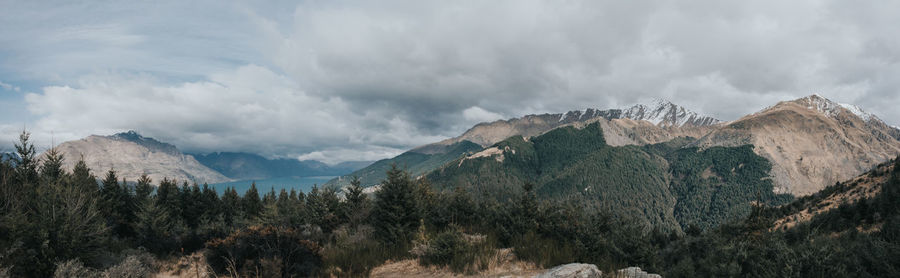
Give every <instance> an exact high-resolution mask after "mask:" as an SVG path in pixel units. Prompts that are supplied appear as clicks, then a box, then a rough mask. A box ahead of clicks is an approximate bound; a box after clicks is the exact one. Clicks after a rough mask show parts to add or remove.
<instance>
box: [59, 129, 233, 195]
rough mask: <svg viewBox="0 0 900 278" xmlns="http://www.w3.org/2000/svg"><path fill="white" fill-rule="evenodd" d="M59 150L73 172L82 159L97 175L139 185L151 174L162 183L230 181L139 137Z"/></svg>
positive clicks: (97, 139)
mask: <svg viewBox="0 0 900 278" xmlns="http://www.w3.org/2000/svg"><path fill="white" fill-rule="evenodd" d="M56 148H57V150H58V151H59V152H61V153H62V154H63V155H64V157H65V167H66V168H67V169H70V170H71V169H72V167H73V166H74V165H75V163H76V162H77V161H78V160H79V158H81V157H83V158H84V162H85V163H86V164H87V165H88V167H90V168H91V169H92V170H93V172H94V174H95V175H98V176H101V175H103V174H104V173H105V172H106V171H107V170H109V169H114V170H116V173H117V175H118V176H119V178H126V179H128V180H129V181H136V180H137V179H138V178H139V177H140V176H141V175H142V174H145V173H146V174H147V175H148V176H150V178H151V179H153V181H154V183H158V182H159V181H161V180H162V179H163V178H164V177H167V178H169V179H175V180H177V181H179V182H181V181H188V182H197V183H218V182H225V181H229V180H230V179H228V178H227V177H225V176H223V175H222V174H220V173H218V172H216V171H214V170H212V169H209V168H207V167H206V166H203V165H202V164H200V163H199V162H197V160H196V159H194V157H193V156H190V155H185V154H183V153H181V152H180V151H178V149H176V148H175V146H172V145H170V144H166V143H161V142H159V141H156V140H153V139H152V138H146V137H141V136H140V135H137V134H136V133H133V132H129V133H120V134H116V135H112V136H97V135H91V136H88V137H87V138H84V139H81V140H74V141H69V142H65V143H62V144H59V145H58V146H57V147H56Z"/></svg>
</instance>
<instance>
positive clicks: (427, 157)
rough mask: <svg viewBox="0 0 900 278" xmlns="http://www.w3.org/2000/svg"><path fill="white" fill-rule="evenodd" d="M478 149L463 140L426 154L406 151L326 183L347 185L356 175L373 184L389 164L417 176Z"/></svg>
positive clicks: (381, 177) (379, 179) (388, 167)
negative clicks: (439, 150)
mask: <svg viewBox="0 0 900 278" xmlns="http://www.w3.org/2000/svg"><path fill="white" fill-rule="evenodd" d="M478 150H481V146H479V145H478V144H475V143H472V142H470V141H465V140H464V141H461V142H458V143H454V144H451V145H449V146H446V147H444V148H443V151H441V152H436V153H427V154H426V153H421V152H417V151H408V152H405V153H403V154H400V155H398V156H396V157H393V158H389V159H382V160H379V161H376V162H375V163H372V164H371V165H369V166H367V167H365V168H363V169H359V170H356V171H353V172H352V173H350V174H347V175H344V176H341V177H338V178H335V179H333V180H331V181H329V182H328V183H327V184H326V185H328V186H347V185H349V184H350V181H351V180H352V179H353V177H357V178H359V181H360V182H361V183H362V185H363V186H365V187H368V186H373V185H376V184H378V183H380V182H381V181H382V180H384V178H385V175H384V173H385V172H386V171H387V170H389V169H391V165H397V166H400V167H401V168H404V169H406V170H407V171H409V172H410V173H411V174H412V175H413V176H418V175H422V174H425V173H427V172H429V171H431V170H433V169H435V168H438V167H440V166H441V165H444V164H445V163H447V162H450V161H453V160H455V159H457V158H459V157H460V156H463V155H466V154H469V153H470V152H473V151H478Z"/></svg>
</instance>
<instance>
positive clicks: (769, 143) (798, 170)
mask: <svg viewBox="0 0 900 278" xmlns="http://www.w3.org/2000/svg"><path fill="white" fill-rule="evenodd" d="M894 132H896V131H895V129H893V128H891V127H889V126H887V125H886V124H884V123H883V122H881V121H880V120H878V118H876V117H874V116H871V115H869V114H865V113H863V112H861V111H859V110H858V108H855V107H852V106H847V105H841V104H838V103H835V102H832V101H830V100H828V99H825V98H823V97H820V96H818V95H812V96H808V97H804V98H801V99H797V100H793V101H785V102H780V103H778V104H777V105H775V106H773V107H770V108H767V109H765V110H763V111H760V112H757V113H754V114H752V115H748V116H745V117H743V118H741V119H739V120H737V121H734V122H731V123H728V124H726V125H724V126H723V127H721V128H719V129H717V130H715V131H713V132H711V133H710V134H707V135H706V136H704V137H703V138H701V139H700V140H698V141H697V142H695V145H697V146H701V147H709V146H738V145H745V144H752V145H754V146H755V148H754V151H755V152H756V153H757V154H759V155H760V156H763V157H765V158H767V159H768V160H769V161H770V162H772V176H773V178H774V181H775V191H776V192H777V193H791V194H794V195H796V196H804V195H808V194H811V193H814V192H816V191H819V190H821V189H822V188H824V187H825V186H827V185H830V184H834V183H835V182H838V181H843V180H848V179H850V178H853V177H855V176H857V175H859V174H861V173H863V172H865V171H867V170H869V169H871V168H872V167H873V166H875V165H877V164H878V163H881V162H884V161H887V160H889V159H891V158H893V157H896V156H897V155H898V154H900V141H898V140H897V138H896V137H894V136H892V133H894Z"/></svg>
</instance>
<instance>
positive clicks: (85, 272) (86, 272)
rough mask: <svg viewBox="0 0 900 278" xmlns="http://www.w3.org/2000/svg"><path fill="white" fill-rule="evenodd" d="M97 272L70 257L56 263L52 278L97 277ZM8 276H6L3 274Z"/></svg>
mask: <svg viewBox="0 0 900 278" xmlns="http://www.w3.org/2000/svg"><path fill="white" fill-rule="evenodd" d="M99 276H100V275H99V273H97V271H95V270H93V269H91V268H89V267H86V266H84V264H83V263H82V262H81V261H79V260H78V259H71V260H68V261H65V262H61V263H59V264H57V265H56V270H55V271H54V272H53V277H54V278H69V277H85V278H90V277H99ZM4 277H8V276H4Z"/></svg>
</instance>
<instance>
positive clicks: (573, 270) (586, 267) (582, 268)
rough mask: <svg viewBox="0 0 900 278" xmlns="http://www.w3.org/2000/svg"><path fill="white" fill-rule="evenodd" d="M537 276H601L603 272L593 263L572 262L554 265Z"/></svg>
mask: <svg viewBox="0 0 900 278" xmlns="http://www.w3.org/2000/svg"><path fill="white" fill-rule="evenodd" d="M535 277H536V278H600V277H603V272H601V271H600V269H598V268H597V266H596V265H592V264H579V263H571V264H565V265H561V266H557V267H554V268H552V269H550V270H549V271H547V272H545V273H542V274H540V275H537V276H535Z"/></svg>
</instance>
